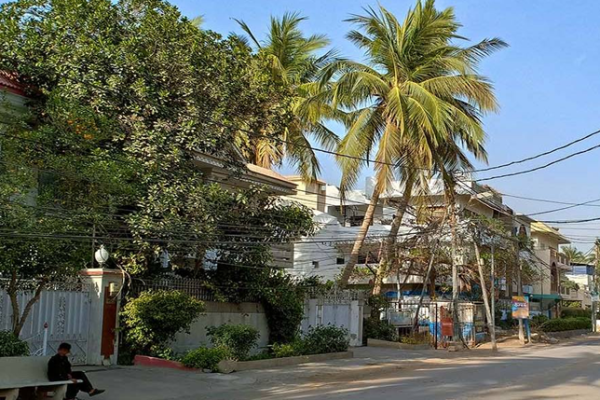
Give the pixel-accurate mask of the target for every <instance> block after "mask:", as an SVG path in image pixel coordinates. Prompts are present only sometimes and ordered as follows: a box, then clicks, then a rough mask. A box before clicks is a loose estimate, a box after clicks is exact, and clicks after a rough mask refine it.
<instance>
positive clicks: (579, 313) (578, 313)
mask: <svg viewBox="0 0 600 400" xmlns="http://www.w3.org/2000/svg"><path fill="white" fill-rule="evenodd" d="M560 317H561V318H577V317H586V318H590V319H591V318H592V310H584V309H583V308H563V309H562V311H561V312H560Z"/></svg>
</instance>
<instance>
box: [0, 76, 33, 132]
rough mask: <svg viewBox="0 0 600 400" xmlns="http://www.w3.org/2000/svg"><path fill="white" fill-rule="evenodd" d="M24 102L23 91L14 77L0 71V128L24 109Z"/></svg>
mask: <svg viewBox="0 0 600 400" xmlns="http://www.w3.org/2000/svg"><path fill="white" fill-rule="evenodd" d="M26 101H27V97H26V95H25V89H24V88H23V86H22V85H21V84H20V83H19V82H18V81H17V79H16V77H14V76H13V75H12V74H9V73H7V72H4V71H0V128H1V125H2V124H5V123H7V122H9V120H10V118H11V117H13V116H14V115H15V114H16V113H19V112H21V111H23V110H24V109H25V103H26Z"/></svg>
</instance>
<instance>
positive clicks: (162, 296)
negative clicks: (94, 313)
mask: <svg viewBox="0 0 600 400" xmlns="http://www.w3.org/2000/svg"><path fill="white" fill-rule="evenodd" d="M203 310H204V303H203V302H201V301H200V300H196V299H194V298H192V297H190V296H188V295H187V294H184V293H181V292H178V291H167V290H158V291H148V292H143V293H142V294H140V296H139V297H137V298H136V299H133V300H131V301H129V302H128V303H127V304H126V305H125V307H124V308H123V312H122V316H123V324H124V326H125V337H126V339H127V341H128V342H129V343H130V344H131V346H132V348H133V350H134V352H136V353H138V354H146V355H152V354H158V353H160V352H162V351H163V350H164V347H165V346H166V345H167V343H168V342H169V341H170V340H173V338H174V337H175V334H176V333H177V332H179V331H182V330H183V331H189V329H190V325H191V324H192V322H193V321H194V320H195V319H196V318H197V317H198V316H199V315H200V313H201V312H202V311H203Z"/></svg>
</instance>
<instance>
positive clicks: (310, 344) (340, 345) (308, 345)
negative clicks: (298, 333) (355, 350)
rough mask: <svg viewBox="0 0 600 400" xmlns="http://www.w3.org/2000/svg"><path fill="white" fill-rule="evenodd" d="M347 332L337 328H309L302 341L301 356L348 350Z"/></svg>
mask: <svg viewBox="0 0 600 400" xmlns="http://www.w3.org/2000/svg"><path fill="white" fill-rule="evenodd" d="M348 346H349V340H348V330H347V329H345V328H338V327H337V326H332V325H327V326H317V327H315V328H313V327H311V328H310V329H309V330H308V333H307V334H306V336H304V338H303V339H302V354H322V353H335V352H338V351H346V350H348Z"/></svg>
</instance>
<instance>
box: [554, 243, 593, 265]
mask: <svg viewBox="0 0 600 400" xmlns="http://www.w3.org/2000/svg"><path fill="white" fill-rule="evenodd" d="M560 252H561V253H562V255H563V256H565V257H567V258H568V259H569V261H570V262H574V263H588V262H593V259H594V255H593V254H588V255H586V254H584V253H583V252H582V251H581V250H579V249H577V247H575V246H564V247H563V248H561V249H560ZM590 256H591V257H590Z"/></svg>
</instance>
